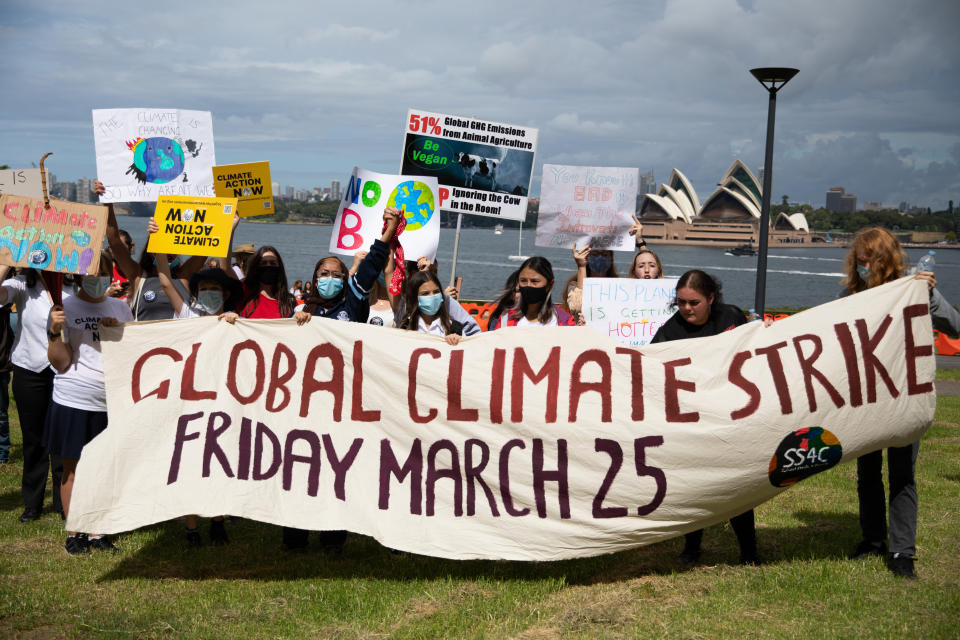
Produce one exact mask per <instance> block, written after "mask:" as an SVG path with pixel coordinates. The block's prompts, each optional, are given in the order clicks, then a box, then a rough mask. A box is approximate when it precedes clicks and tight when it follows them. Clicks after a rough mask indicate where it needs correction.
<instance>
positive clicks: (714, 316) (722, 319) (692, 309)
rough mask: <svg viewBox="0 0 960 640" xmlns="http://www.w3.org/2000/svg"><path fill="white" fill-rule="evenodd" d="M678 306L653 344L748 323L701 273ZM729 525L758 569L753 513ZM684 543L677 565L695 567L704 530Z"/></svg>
mask: <svg viewBox="0 0 960 640" xmlns="http://www.w3.org/2000/svg"><path fill="white" fill-rule="evenodd" d="M676 305H677V312H676V313H674V314H673V316H671V317H670V319H669V320H667V321H666V322H665V323H664V324H663V326H661V327H660V329H659V330H658V331H657V333H656V335H655V336H653V340H652V341H651V342H654V343H656V342H669V341H671V340H685V339H688V338H704V337H707V336H715V335H717V334H720V333H723V332H724V331H729V330H731V329H734V328H736V327H739V326H740V325H742V324H746V322H747V318H746V316H745V315H744V313H743V311H742V310H741V309H739V308H738V307H735V306H733V305H731V304H724V303H723V292H722V288H721V285H720V282H719V281H717V279H716V278H714V277H713V276H711V275H710V274H708V273H706V272H704V271H701V270H699V269H693V270H691V271H687V272H686V273H684V274H683V275H682V276H681V277H680V280H678V281H677V294H676ZM730 525H731V526H732V527H733V532H734V533H735V534H736V536H737V542H738V543H739V544H740V563H741V564H752V565H759V564H760V562H761V561H760V557H759V556H758V555H757V533H756V528H755V526H754V514H753V509H750V510H749V511H746V512H744V513H741V514H740V515H738V516H734V517H733V518H730ZM684 539H685V544H684V547H683V551H682V552H681V553H680V556H679V557H678V558H677V562H678V563H679V564H681V565H692V564H695V563H696V562H697V561H698V560H699V559H700V555H701V553H702V551H701V545H702V542H703V529H699V530H697V531H692V532H690V533H688V534H686V535H685V536H684Z"/></svg>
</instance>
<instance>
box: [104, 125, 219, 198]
mask: <svg viewBox="0 0 960 640" xmlns="http://www.w3.org/2000/svg"><path fill="white" fill-rule="evenodd" d="M93 141H94V144H95V145H96V150H97V177H99V178H100V181H101V182H103V185H104V187H106V189H107V191H106V193H105V194H103V195H102V196H100V202H141V201H142V202H156V200H157V198H158V197H160V196H162V195H166V196H203V197H213V196H215V195H216V194H215V193H214V190H213V166H214V165H215V164H217V161H216V158H215V156H214V150H213V119H212V118H211V116H210V112H209V111H188V110H185V109H94V110H93Z"/></svg>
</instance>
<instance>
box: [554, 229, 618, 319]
mask: <svg viewBox="0 0 960 640" xmlns="http://www.w3.org/2000/svg"><path fill="white" fill-rule="evenodd" d="M573 261H574V262H576V263H577V274H576V275H575V276H571V278H570V279H569V280H567V286H566V287H564V294H565V295H564V300H566V303H567V309H569V310H570V314H571V315H572V316H573V317H575V318H577V317H579V316H580V311H581V310H582V309H583V281H584V279H585V278H619V277H620V276H619V275H618V274H617V268H616V266H614V264H613V252H612V251H610V250H609V249H591V248H590V246H589V245H587V246H586V247H583V248H582V249H577V245H576V244H574V245H573Z"/></svg>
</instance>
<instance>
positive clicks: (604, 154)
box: [0, 0, 960, 209]
mask: <svg viewBox="0 0 960 640" xmlns="http://www.w3.org/2000/svg"><path fill="white" fill-rule="evenodd" d="M3 5H4V9H3V12H2V15H0V61H2V65H3V72H2V75H0V77H2V79H3V81H2V82H3V87H4V89H5V91H3V105H4V107H3V109H2V110H0V125H2V128H0V131H2V133H0V164H9V165H11V166H14V167H29V166H30V162H31V161H36V160H38V159H39V157H40V156H41V155H42V154H43V153H44V152H46V151H53V152H54V153H55V155H54V156H53V157H52V158H50V161H49V162H50V167H51V169H52V171H53V172H54V173H56V174H57V175H58V178H59V179H76V178H79V177H81V176H93V175H94V174H95V173H96V167H95V158H94V150H93V133H92V125H91V115H90V110H91V109H94V108H111V107H161V108H171V107H179V108H189V109H203V110H209V111H212V112H213V118H214V133H215V136H216V153H217V160H218V162H219V163H223V164H226V163H233V162H246V161H254V160H269V161H270V163H271V167H272V171H273V176H274V180H277V181H279V182H281V183H285V184H286V183H289V184H294V185H296V186H298V187H313V186H317V185H328V184H329V182H330V180H331V179H340V180H341V181H343V180H344V178H345V177H346V176H347V175H348V174H349V172H350V170H351V168H352V167H353V166H354V165H360V166H363V167H365V168H368V169H373V170H377V171H383V172H395V171H397V170H398V168H399V160H400V153H401V143H402V139H403V126H404V119H405V116H406V112H407V109H408V108H410V107H416V108H422V109H428V110H432V111H438V112H442V113H451V114H458V115H468V116H475V117H480V118H484V119H489V120H497V121H502V122H507V123H516V124H522V125H528V126H534V127H538V128H539V129H540V143H539V148H538V149H537V168H536V171H535V178H534V184H533V185H532V193H534V194H536V193H538V192H539V186H538V184H537V183H538V182H539V176H540V165H541V164H542V163H544V162H548V163H559V164H580V165H605V166H626V167H639V168H640V170H641V171H647V170H651V169H652V170H653V171H654V172H655V175H656V178H657V180H658V181H663V180H665V179H666V178H667V177H668V175H669V172H670V169H671V168H673V167H677V168H679V169H680V170H681V171H683V172H684V173H685V174H686V175H687V176H688V177H689V178H690V180H691V181H692V182H693V184H694V186H695V188H696V189H697V191H698V192H699V193H700V195H701V198H703V197H705V196H706V195H708V194H709V193H710V192H711V191H712V190H713V188H714V187H715V184H716V182H717V181H718V179H719V178H720V177H721V175H722V174H723V172H724V171H725V170H726V168H727V166H728V165H729V164H730V163H731V162H732V160H733V159H734V158H740V159H742V160H743V161H744V162H745V163H746V164H747V165H748V166H749V167H751V168H752V169H753V170H754V171H756V169H757V168H758V167H759V166H760V165H761V164H762V163H763V149H764V135H765V128H766V114H767V93H766V91H765V90H764V89H763V87H761V86H760V85H759V84H758V83H757V81H756V80H754V79H753V77H752V76H750V74H749V73H748V69H750V68H752V67H758V66H789V67H796V68H798V69H800V73H799V75H798V76H797V77H796V78H794V79H793V80H792V81H791V82H790V83H789V84H788V85H787V86H786V88H784V89H783V91H782V92H781V93H780V94H779V98H778V108H777V119H776V124H777V128H776V152H775V159H774V187H773V193H774V194H775V200H778V199H779V197H780V196H781V195H782V194H788V195H789V196H790V199H791V200H798V201H806V202H810V203H812V204H813V205H815V206H821V205H822V204H823V202H824V192H825V191H826V190H827V188H829V187H832V186H837V185H839V186H843V187H845V188H846V189H847V191H848V192H852V193H854V194H856V195H857V196H858V198H859V201H860V203H861V204H862V202H863V201H865V200H879V201H882V202H884V203H886V204H894V205H895V204H898V203H899V202H900V201H902V200H906V201H909V202H911V203H916V204H921V205H923V206H930V207H933V208H934V209H940V208H945V207H946V203H947V200H950V199H953V200H954V201H956V202H958V203H960V117H958V116H960V107H958V105H960V3H958V2H956V1H955V0H912V1H911V2H903V1H902V0H804V1H803V2H797V1H795V0H642V1H641V0H637V1H623V2H603V1H600V0H594V1H593V2H583V1H582V0H580V1H575V2H574V1H566V0H563V1H560V0H553V1H547V2H538V1H531V2H524V1H520V2H517V1H516V0H514V1H513V2H497V1H494V0H489V1H487V2H477V1H474V2H449V1H447V2H434V1H429V0H418V1H410V2H400V1H395V2H387V1H382V2H366V1H364V0H353V1H351V2H349V3H327V2H317V1H315V0H314V1H312V2H274V3H263V2H245V1H234V2H229V3H206V2H197V1H193V2H165V3H160V4H153V3H139V2H99V1H97V0H88V1H86V2H83V3H80V2H75V1H71V2H62V1H59V0H48V1H46V2H42V3H41V2H34V1H32V0H4V2H3Z"/></svg>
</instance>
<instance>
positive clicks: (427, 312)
mask: <svg viewBox="0 0 960 640" xmlns="http://www.w3.org/2000/svg"><path fill="white" fill-rule="evenodd" d="M405 291H406V293H405V297H406V300H405V302H406V304H405V305H404V308H405V309H406V317H404V318H403V319H402V320H401V321H400V323H399V324H400V328H401V329H408V330H410V331H420V332H421V333H430V334H433V335H437V336H442V337H443V338H444V339H445V340H446V341H447V344H450V345H456V344H459V342H460V338H461V337H462V336H463V334H464V331H465V330H466V329H467V327H465V326H464V324H463V323H462V322H459V321H457V320H453V319H452V318H451V317H450V312H449V311H448V310H447V304H448V302H447V299H448V296H447V295H446V294H444V292H443V285H442V284H440V278H438V277H437V274H436V273H434V272H433V271H432V270H430V269H427V270H425V271H418V272H417V273H415V274H413V275H412V276H410V279H409V280H408V281H407V282H406V286H405ZM451 302H452V303H453V304H456V305H459V304H460V303H458V302H457V301H455V300H451ZM464 313H466V311H464ZM471 324H472V327H470V328H471V329H475V331H473V332H472V333H468V334H467V335H474V334H476V333H480V327H479V325H477V324H476V323H471Z"/></svg>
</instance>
